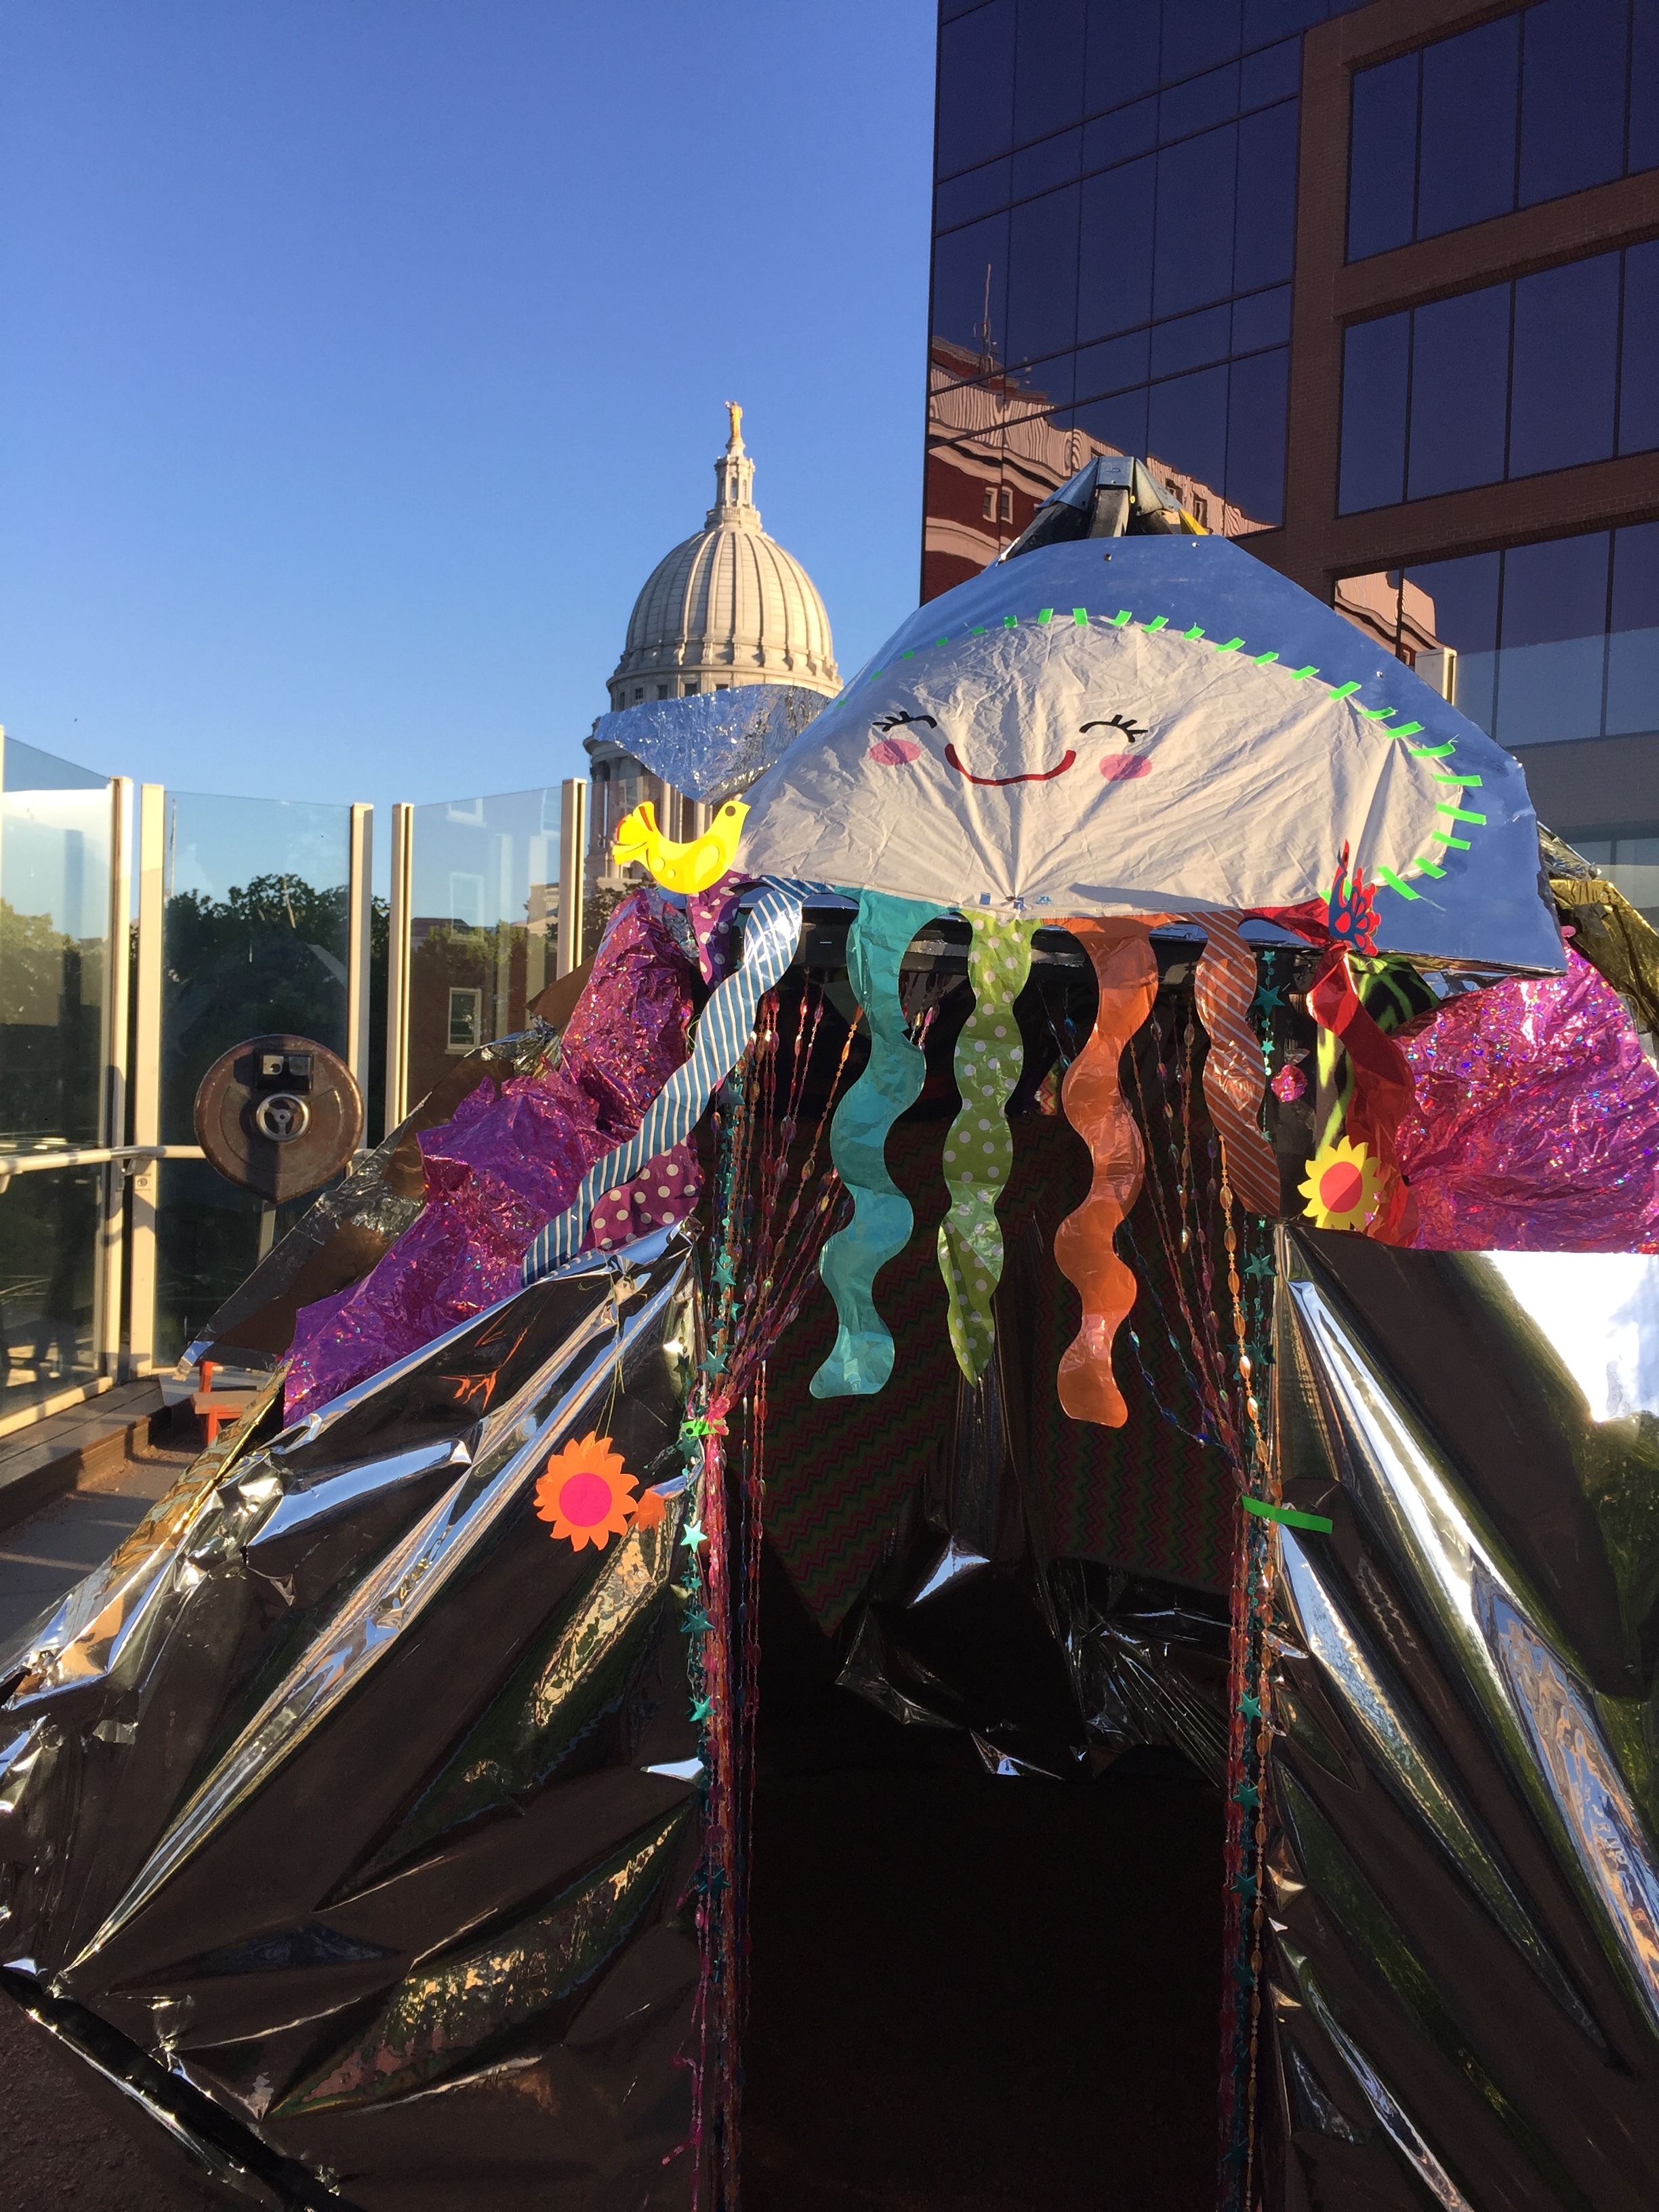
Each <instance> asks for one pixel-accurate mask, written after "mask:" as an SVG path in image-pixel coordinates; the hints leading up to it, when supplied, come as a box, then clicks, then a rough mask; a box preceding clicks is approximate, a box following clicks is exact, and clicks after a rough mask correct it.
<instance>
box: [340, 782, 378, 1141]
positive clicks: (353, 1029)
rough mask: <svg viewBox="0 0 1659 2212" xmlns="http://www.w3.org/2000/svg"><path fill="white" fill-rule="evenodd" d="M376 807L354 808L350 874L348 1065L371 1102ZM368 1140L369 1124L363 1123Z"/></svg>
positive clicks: (348, 918)
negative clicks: (369, 1096) (370, 1021)
mask: <svg viewBox="0 0 1659 2212" xmlns="http://www.w3.org/2000/svg"><path fill="white" fill-rule="evenodd" d="M373 924H374V808H373V807H372V806H368V805H355V806H354V807H353V808H352V810H351V866H350V872H349V875H348V877H347V878H346V1052H345V1056H346V1066H348V1067H349V1069H350V1070H351V1073H352V1074H353V1075H354V1076H355V1077H356V1080H357V1088H358V1090H359V1091H362V1095H363V1103H364V1105H365V1107H367V1105H368V1006H369V980H370V975H371V973H372V963H373V959H374V937H373ZM363 1143H364V1145H365V1146H367V1145H368V1122H367V1121H365V1122H364V1125H363Z"/></svg>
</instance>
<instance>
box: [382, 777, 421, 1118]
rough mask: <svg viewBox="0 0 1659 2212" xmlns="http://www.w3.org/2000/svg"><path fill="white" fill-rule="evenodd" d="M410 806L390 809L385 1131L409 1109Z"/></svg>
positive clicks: (412, 813)
mask: <svg viewBox="0 0 1659 2212" xmlns="http://www.w3.org/2000/svg"><path fill="white" fill-rule="evenodd" d="M414 866H415V809H414V808H413V807H412V806H410V805H405V804H404V802H403V801H402V800H399V801H398V802H397V804H396V805H393V807H392V915H391V945H390V947H389V951H388V957H387V960H386V1134H387V1136H390V1135H391V1133H392V1131H393V1130H394V1129H395V1128H396V1127H397V1126H398V1122H399V1121H402V1120H403V1118H404V1115H405V1114H407V1113H408V1111H409V955H410V942H409V926H410V899H411V898H412V896H413V895H414Z"/></svg>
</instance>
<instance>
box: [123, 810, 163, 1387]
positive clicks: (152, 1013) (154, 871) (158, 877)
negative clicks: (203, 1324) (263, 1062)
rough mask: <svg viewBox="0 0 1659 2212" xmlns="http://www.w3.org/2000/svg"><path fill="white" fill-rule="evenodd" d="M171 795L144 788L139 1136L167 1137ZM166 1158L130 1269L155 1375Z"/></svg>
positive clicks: (151, 1181)
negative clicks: (158, 1227)
mask: <svg viewBox="0 0 1659 2212" xmlns="http://www.w3.org/2000/svg"><path fill="white" fill-rule="evenodd" d="M166 857H167V793H166V791H165V790H164V789H163V787H161V785H160V784H159V783H146V784H143V785H142V786H141V787H140V788H139V793H138V988H137V1007H136V1021H135V1025H134V1036H133V1060H134V1066H133V1071H132V1141H133V1143H134V1144H135V1145H157V1144H160V1142H161V927H162V921H163V918H164V915H165V911H166V896H165V893H166V885H165V883H164V881H163V874H164V869H165V866H166ZM160 1204H161V1162H160V1161H159V1160H146V1161H145V1163H144V1164H143V1167H142V1168H141V1169H140V1170H138V1172H137V1174H136V1175H135V1176H133V1178H132V1227H131V1234H130V1236H129V1238H128V1249H127V1267H128V1270H129V1273H130V1277H131V1285H132V1288H131V1326H130V1328H129V1332H128V1347H127V1373H128V1375H129V1376H137V1375H148V1374H149V1371H150V1369H151V1368H152V1367H153V1366H154V1364H155V1220H156V1215H157V1212H158V1211H159V1209H160Z"/></svg>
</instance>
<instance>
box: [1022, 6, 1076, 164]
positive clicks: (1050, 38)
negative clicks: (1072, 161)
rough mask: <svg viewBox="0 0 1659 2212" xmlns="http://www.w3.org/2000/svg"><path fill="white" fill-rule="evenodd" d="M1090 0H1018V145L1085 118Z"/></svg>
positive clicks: (1061, 129)
mask: <svg viewBox="0 0 1659 2212" xmlns="http://www.w3.org/2000/svg"><path fill="white" fill-rule="evenodd" d="M1087 32H1088V9H1087V6H1086V4H1085V0H1019V26H1018V32H1017V33H1016V37H1015V43H1014V143H1016V144H1017V145H1018V144H1019V143H1022V142H1023V141H1024V140H1025V139H1027V138H1040V137H1043V136H1044V135H1045V134H1046V133H1047V132H1048V131H1063V130H1064V129H1065V128H1066V125H1067V124H1068V123H1079V122H1081V121H1082V119H1083V50H1084V40H1085V37H1086V35H1087Z"/></svg>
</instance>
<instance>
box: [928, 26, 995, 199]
mask: <svg viewBox="0 0 1659 2212" xmlns="http://www.w3.org/2000/svg"><path fill="white" fill-rule="evenodd" d="M1013 134H1014V0H991V4H990V5H989V6H988V7H986V8H975V9H974V11H973V13H972V14H971V15H961V16H958V17H957V21H955V22H953V23H943V24H941V25H940V27H939V125H938V156H937V158H938V161H939V174H940V176H942V177H950V176H954V175H955V173H956V172H957V170H958V169H971V168H973V167H975V165H976V164H977V163H979V162H981V161H990V160H991V159H992V157H993V156H994V155H998V154H1006V152H1007V150H1008V148H1009V146H1010V145H1011V143H1012V140H1013Z"/></svg>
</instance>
